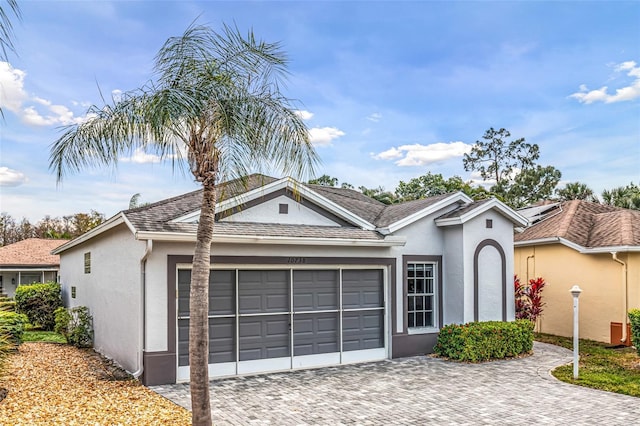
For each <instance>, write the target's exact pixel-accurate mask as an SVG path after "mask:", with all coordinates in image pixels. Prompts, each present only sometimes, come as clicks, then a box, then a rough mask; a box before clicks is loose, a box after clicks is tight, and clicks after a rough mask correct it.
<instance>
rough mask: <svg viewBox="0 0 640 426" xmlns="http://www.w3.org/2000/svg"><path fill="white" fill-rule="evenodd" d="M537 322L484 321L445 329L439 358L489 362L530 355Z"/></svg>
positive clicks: (442, 330) (455, 325)
mask: <svg viewBox="0 0 640 426" xmlns="http://www.w3.org/2000/svg"><path fill="white" fill-rule="evenodd" d="M533 327H534V323H533V322H532V321H529V320H516V321H513V322H502V321H485V322H471V323H467V324H462V325H461V324H450V325H447V326H444V327H442V329H441V330H440V334H439V335H438V343H437V344H436V346H435V348H434V352H435V353H436V355H439V356H442V357H446V358H450V359H454V360H459V361H470V362H478V361H487V360H490V359H500V358H507V357H514V356H517V355H521V354H525V353H529V352H531V349H532V348H533Z"/></svg>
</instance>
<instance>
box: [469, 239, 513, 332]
mask: <svg viewBox="0 0 640 426" xmlns="http://www.w3.org/2000/svg"><path fill="white" fill-rule="evenodd" d="M487 246H491V247H493V248H495V249H496V250H497V251H498V253H499V254H500V260H501V263H502V265H501V276H502V321H506V320H507V264H506V255H505V253H504V249H503V248H502V246H501V245H500V243H498V242H497V241H496V240H492V239H486V240H483V241H481V242H480V244H478V246H477V247H476V251H475V253H474V254H473V320H474V321H478V316H479V310H480V309H479V306H478V296H479V293H480V289H479V285H480V282H479V276H480V273H479V272H480V271H479V268H478V263H479V262H478V259H479V258H480V252H481V251H482V249H483V248H485V247H487Z"/></svg>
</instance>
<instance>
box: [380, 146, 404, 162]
mask: <svg viewBox="0 0 640 426" xmlns="http://www.w3.org/2000/svg"><path fill="white" fill-rule="evenodd" d="M405 146H406V145H405ZM402 148H403V147H400V149H398V148H395V147H393V148H390V149H388V150H386V151H382V152H381V153H379V154H374V155H372V157H373V158H375V159H376V160H395V159H396V158H400V157H402V156H403V155H404V154H403V151H402Z"/></svg>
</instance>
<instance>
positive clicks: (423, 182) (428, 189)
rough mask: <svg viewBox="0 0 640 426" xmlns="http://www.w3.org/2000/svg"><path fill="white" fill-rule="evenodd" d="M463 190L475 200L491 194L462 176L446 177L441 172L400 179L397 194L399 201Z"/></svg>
mask: <svg viewBox="0 0 640 426" xmlns="http://www.w3.org/2000/svg"><path fill="white" fill-rule="evenodd" d="M457 191H462V192H464V193H465V194H467V195H468V196H470V197H471V198H473V199H474V200H480V199H484V198H487V197H489V196H490V194H489V192H487V190H485V189H484V188H483V187H481V186H472V185H471V184H470V183H468V182H465V181H463V180H462V178H461V177H460V176H453V177H450V178H449V179H445V178H444V177H443V176H442V175H441V174H440V173H436V174H433V173H431V172H427V174H425V175H422V176H418V177H417V178H413V179H411V180H410V181H409V182H407V183H405V182H403V181H400V183H399V184H398V186H397V187H396V191H395V193H396V196H397V197H398V199H399V201H410V200H418V199H421V198H427V197H433V196H436V195H442V194H450V193H452V192H457Z"/></svg>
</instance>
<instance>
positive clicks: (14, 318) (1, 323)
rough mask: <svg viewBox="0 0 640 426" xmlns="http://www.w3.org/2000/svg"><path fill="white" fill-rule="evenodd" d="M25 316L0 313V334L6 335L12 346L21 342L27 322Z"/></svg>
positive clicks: (10, 312) (8, 312)
mask: <svg viewBox="0 0 640 426" xmlns="http://www.w3.org/2000/svg"><path fill="white" fill-rule="evenodd" d="M28 321H29V320H28V319H27V317H26V315H23V314H18V313H16V312H12V311H0V334H3V335H6V336H7V338H8V339H9V341H10V342H11V343H12V344H14V345H19V344H20V343H21V342H22V335H23V334H24V325H25V324H26V323H27V322H28Z"/></svg>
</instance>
